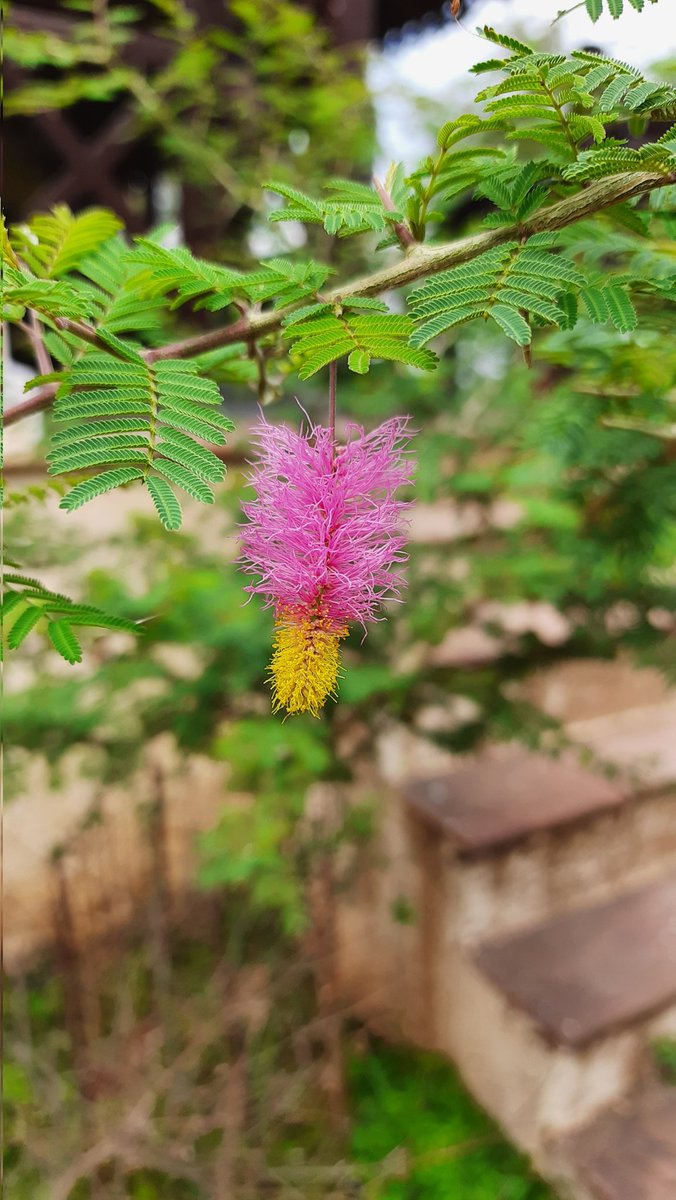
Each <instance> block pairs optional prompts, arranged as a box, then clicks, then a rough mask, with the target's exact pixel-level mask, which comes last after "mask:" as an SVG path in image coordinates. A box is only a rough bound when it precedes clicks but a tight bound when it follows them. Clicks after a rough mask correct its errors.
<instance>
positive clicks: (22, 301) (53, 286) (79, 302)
mask: <svg viewBox="0 0 676 1200" xmlns="http://www.w3.org/2000/svg"><path fill="white" fill-rule="evenodd" d="M2 274H3V280H2V285H3V286H2V319H3V321H20V320H21V319H22V318H23V316H24V314H25V312H26V309H27V308H31V309H33V310H34V311H35V312H37V313H40V314H41V315H43V316H45V317H48V318H52V317H68V318H70V319H75V320H77V319H78V318H80V317H84V316H87V315H88V314H89V304H88V302H87V298H86V297H85V296H83V295H81V293H80V292H79V291H78V290H77V288H74V287H72V286H71V284H69V283H67V282H66V281H65V280H60V279H37V278H36V277H35V276H34V275H31V274H30V273H29V272H28V271H24V270H20V269H19V268H17V267H12V266H10V265H9V264H8V263H7V262H5V263H4V265H3V272H2Z"/></svg>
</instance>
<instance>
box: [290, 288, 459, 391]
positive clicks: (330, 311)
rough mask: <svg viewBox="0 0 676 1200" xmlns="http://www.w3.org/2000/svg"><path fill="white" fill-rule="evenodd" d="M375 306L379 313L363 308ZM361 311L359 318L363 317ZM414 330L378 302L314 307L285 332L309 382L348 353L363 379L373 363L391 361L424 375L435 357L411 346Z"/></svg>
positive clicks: (292, 320) (298, 316)
mask: <svg viewBox="0 0 676 1200" xmlns="http://www.w3.org/2000/svg"><path fill="white" fill-rule="evenodd" d="M367 305H368V308H373V309H374V310H375V311H370V312H369V311H368V310H367V311H366V312H364V309H365V308H366V306H367ZM360 313H361V315H360ZM412 332H413V321H412V320H411V318H410V317H406V316H397V315H395V314H393V313H389V312H388V311H387V309H386V307H385V306H384V305H383V304H381V303H380V302H379V301H370V303H369V300H368V298H366V299H359V298H357V299H355V300H354V301H345V302H344V303H343V304H342V305H340V306H335V307H333V306H330V305H320V304H318V305H312V306H310V307H309V308H306V309H305V310H304V311H302V312H299V313H294V314H293V316H292V317H291V318H290V320H289V321H288V322H287V325H286V329H285V334H286V336H287V337H288V338H290V339H291V340H292V341H293V353H294V356H295V357H297V358H298V359H299V361H300V366H299V370H298V374H299V377H300V378H301V379H309V378H310V376H311V375H315V374H316V372H317V371H319V370H321V368H322V367H325V366H327V365H328V364H329V363H331V362H335V361H336V359H339V358H343V357H344V356H345V355H347V365H348V367H349V368H350V370H351V371H354V372H355V373H356V374H358V375H364V374H365V373H366V372H367V371H368V370H369V367H370V365H371V359H373V358H380V359H389V360H390V361H393V362H401V363H407V364H408V365H409V366H413V367H419V368H420V369H421V370H423V371H431V370H433V369H434V367H435V366H436V362H437V360H436V356H435V355H434V354H432V353H431V352H430V351H429V350H421V349H419V348H416V347H414V346H412V345H411V344H410V342H409V339H410V336H411V333H412Z"/></svg>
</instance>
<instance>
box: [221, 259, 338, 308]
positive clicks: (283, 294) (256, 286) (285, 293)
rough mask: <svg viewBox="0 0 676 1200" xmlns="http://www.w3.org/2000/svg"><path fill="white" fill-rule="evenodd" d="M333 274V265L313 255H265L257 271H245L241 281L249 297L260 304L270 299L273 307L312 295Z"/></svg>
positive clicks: (280, 306) (293, 302)
mask: <svg viewBox="0 0 676 1200" xmlns="http://www.w3.org/2000/svg"><path fill="white" fill-rule="evenodd" d="M332 274H333V268H332V267H329V266H328V265H327V264H326V263H319V262H315V261H314V259H312V258H308V259H302V260H299V261H298V262H294V261H292V260H291V259H288V258H269V259H266V261H265V262H263V263H261V266H260V269H259V270H257V271H249V272H248V273H247V275H246V276H245V278H244V281H243V285H242V286H243V289H244V293H245V295H246V296H247V298H248V299H249V300H251V301H252V302H254V303H256V304H262V303H264V302H265V301H266V300H272V301H273V303H274V305H275V307H276V308H282V307H284V306H285V305H287V304H296V303H297V302H298V301H299V300H305V299H307V298H308V297H309V296H314V295H315V294H316V293H317V292H318V291H319V289H320V288H321V287H323V285H324V284H325V283H326V280H327V279H328V278H329V276H330V275H332Z"/></svg>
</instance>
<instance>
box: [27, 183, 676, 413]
mask: <svg viewBox="0 0 676 1200" xmlns="http://www.w3.org/2000/svg"><path fill="white" fill-rule="evenodd" d="M672 183H676V173H671V174H667V175H665V174H658V173H657V172H655V171H651V172H648V171H642V172H633V171H632V172H631V173H629V174H626V175H613V176H611V177H610V178H608V179H601V180H598V181H597V182H595V183H592V184H590V185H589V187H587V188H583V189H582V190H581V191H580V192H577V193H576V195H574V196H568V197H567V198H566V199H565V200H559V201H558V202H557V203H556V204H551V205H549V206H548V207H546V208H542V209H540V210H539V212H536V213H534V215H533V216H532V217H531V218H530V219H529V220H528V221H524V222H523V223H522V224H515V225H506V226H502V227H501V228H499V229H489V230H487V231H485V232H483V233H476V234H472V235H471V236H470V237H465V238H460V239H459V240H457V241H454V242H443V243H442V244H441V245H438V246H423V245H418V244H416V245H414V246H411V247H409V250H408V253H407V255H406V257H405V258H403V259H401V261H399V262H396V263H394V264H393V265H392V266H389V267H383V268H381V270H379V271H374V272H373V273H372V274H370V275H364V276H362V277H361V278H359V279H354V280H352V281H351V282H349V283H344V284H342V285H339V286H338V287H335V288H333V289H332V290H331V291H329V292H328V293H326V296H325V299H326V300H328V301H333V300H340V299H345V298H347V297H349V296H376V295H378V294H379V293H380V292H386V291H390V290H392V289H395V288H400V287H403V286H404V285H405V284H407V283H414V282H415V281H416V280H418V279H424V278H425V277H426V276H428V275H434V274H436V273H437V272H439V271H446V270H448V269H449V268H450V267H457V266H460V264H461V263H466V262H469V261H470V259H473V258H478V257H479V255H481V254H485V253H486V251H487V250H492V249H493V247H494V246H499V245H501V243H502V242H508V241H519V240H523V241H527V240H528V238H529V237H532V236H533V234H535V233H554V232H555V231H556V230H558V229H564V228H565V227H566V226H567V225H573V224H574V223H575V222H576V221H582V220H584V219H585V217H590V216H593V215H594V214H595V213H597V212H602V211H603V210H604V209H606V208H612V207H613V205H615V204H622V203H623V202H625V201H627V200H631V199H633V197H635V196H641V195H644V194H645V193H647V192H651V191H654V190H655V189H656V188H660V187H666V186H668V185H669V184H672ZM294 307H295V306H294V305H289V306H287V307H286V308H278V309H273V310H271V311H270V312H263V313H254V314H252V315H251V316H250V317H241V318H240V319H239V320H237V321H233V322H232V324H230V325H225V326H223V327H222V328H220V329H213V330H211V331H210V332H209V333H203V334H198V335H197V336H196V337H191V338H184V339H183V340H182V341H177V342H170V343H169V344H168V345H166V346H162V347H158V348H156V349H152V350H146V351H145V352H144V354H143V357H144V358H145V360H146V362H149V363H152V362H156V361H157V360H158V359H165V358H193V357H194V356H195V355H197V354H203V353H204V352H205V351H207V350H215V349H217V348H219V347H220V346H231V345H232V344H233V343H234V342H252V341H258V339H259V338H262V337H265V336H266V334H268V333H273V332H274V331H275V330H276V329H279V327H280V326H281V324H282V321H283V320H284V317H286V316H288V315H289V314H290V313H291V312H293V311H294ZM76 324H77V322H68V323H67V327H68V328H69V329H71V331H72V332H77V333H78V335H79V336H82V337H84V336H85V331H86V340H87V341H90V342H93V341H94V338H95V336H96V331H95V330H93V329H90V328H89V327H88V326H83V327H82V329H81V330H79V329H77V330H76V329H75V325H76ZM63 327H66V325H65V323H64V326H63ZM95 344H100V343H95ZM105 348H106V349H107V350H109V347H107V346H106V347H105ZM55 394H56V386H53V385H51V384H50V385H48V386H46V387H44V388H41V389H40V390H39V391H38V392H36V393H35V395H34V396H31V397H29V398H28V399H27V400H25V401H24V402H23V403H21V404H17V405H15V406H14V407H13V408H11V409H9V410H8V411H7V412H6V413H5V417H4V424H5V425H13V424H14V423H15V421H20V420H21V419H22V418H23V417H26V416H30V415H31V414H32V413H35V412H41V411H42V410H43V409H45V408H48V407H49V405H50V404H51V403H52V401H53V399H54V396H55Z"/></svg>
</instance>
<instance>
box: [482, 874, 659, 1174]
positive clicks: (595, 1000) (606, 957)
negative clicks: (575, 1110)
mask: <svg viewBox="0 0 676 1200" xmlns="http://www.w3.org/2000/svg"><path fill="white" fill-rule="evenodd" d="M474 961H475V962H476V964H477V966H478V968H479V970H480V971H481V972H482V973H483V974H484V975H485V976H486V977H487V978H488V979H489V980H490V981H491V983H492V984H493V985H494V987H496V988H498V989H499V991H500V992H501V993H502V994H503V995H504V996H505V997H506V998H507V1000H508V1001H509V1002H510V1003H511V1004H512V1005H514V1006H516V1008H518V1009H520V1010H521V1011H522V1012H524V1013H526V1014H527V1015H528V1017H529V1018H530V1019H531V1020H532V1022H533V1023H534V1026H535V1028H536V1029H537V1030H538V1032H539V1033H540V1034H541V1035H543V1036H544V1037H545V1039H546V1040H548V1041H549V1042H551V1043H553V1044H557V1045H562V1046H567V1047H569V1048H574V1049H579V1048H582V1047H584V1046H585V1045H588V1044H589V1043H590V1042H592V1041H594V1040H595V1039H598V1038H600V1037H604V1036H607V1035H608V1034H610V1033H612V1032H614V1031H619V1030H621V1029H623V1028H627V1027H629V1026H631V1025H632V1024H635V1023H637V1022H639V1021H641V1020H645V1019H647V1018H649V1017H650V1016H651V1015H653V1014H656V1013H658V1012H659V1011H661V1010H663V1009H665V1008H667V1007H668V1006H669V1005H670V1004H674V1003H676V873H671V874H669V875H667V876H666V877H665V878H664V879H661V880H659V881H658V882H656V883H652V884H650V885H649V886H647V887H643V888H640V889H638V890H635V891H633V892H629V893H628V894H626V895H621V896H620V897H619V898H618V899H615V900H612V901H610V902H607V903H604V904H596V905H591V906H587V907H585V908H581V909H578V910H576V911H573V912H569V913H566V914H564V915H563V916H558V917H555V918H554V919H553V920H550V921H547V922H544V923H543V924H541V925H539V926H537V927H536V928H534V929H531V930H528V931H527V932H525V933H520V934H516V935H511V936H508V937H503V938H500V939H497V940H495V941H493V942H490V943H483V944H482V945H481V946H480V947H479V948H478V949H477V951H476V952H475V955H474ZM674 1195H675V1196H676V1192H675V1193H674Z"/></svg>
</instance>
